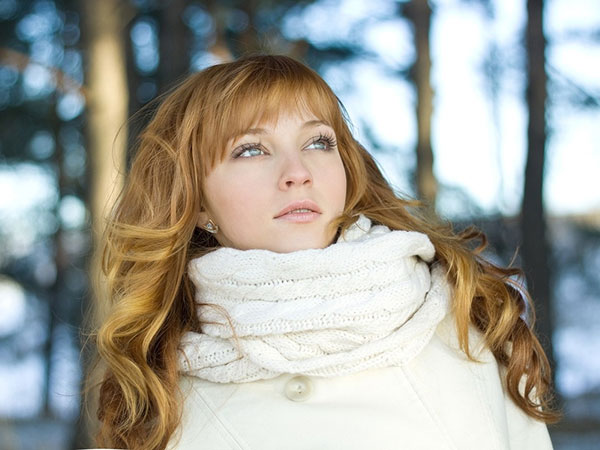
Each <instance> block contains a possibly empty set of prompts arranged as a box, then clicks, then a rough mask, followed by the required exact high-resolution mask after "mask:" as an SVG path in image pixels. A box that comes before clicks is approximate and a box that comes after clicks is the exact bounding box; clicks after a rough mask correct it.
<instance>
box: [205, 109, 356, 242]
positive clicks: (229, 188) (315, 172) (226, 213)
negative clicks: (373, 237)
mask: <svg viewBox="0 0 600 450" xmlns="http://www.w3.org/2000/svg"><path fill="white" fill-rule="evenodd" d="M204 193H205V196H206V199H207V205H206V212H204V213H202V214H201V217H200V220H199V223H198V224H199V225H200V226H202V225H203V224H204V223H206V221H207V220H208V218H211V219H212V220H213V222H215V223H216V224H217V225H218V226H219V232H218V233H217V235H216V237H217V240H218V241H219V242H220V243H221V245H224V246H226V247H234V248H238V249H242V250H247V249H266V250H271V251H274V252H279V253H286V252H291V251H295V250H304V249H309V248H324V247H326V246H328V245H329V244H331V242H332V240H333V238H334V235H335V230H330V229H329V227H328V225H329V223H330V222H331V221H332V220H333V219H335V218H336V217H338V216H339V215H340V214H341V213H342V212H343V210H344V203H345V199H346V173H345V171H344V166H343V164H342V160H341V158H340V154H339V152H338V149H337V146H336V136H335V133H334V131H333V129H332V128H331V127H329V126H328V125H326V124H325V123H323V122H321V121H319V120H318V119H317V118H316V117H314V116H313V115H311V114H307V115H300V114H281V115H280V117H279V120H278V122H277V123H271V124H269V123H264V124H260V125H259V126H258V127H257V128H253V129H249V130H247V131H246V133H245V134H244V135H242V136H238V137H236V138H234V139H233V141H231V142H230V143H229V144H228V147H227V149H226V156H225V159H224V160H223V161H222V162H220V163H217V165H216V166H215V168H214V169H213V170H212V172H210V173H209V175H208V177H207V178H206V180H205V185H204Z"/></svg>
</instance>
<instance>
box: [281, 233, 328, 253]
mask: <svg viewBox="0 0 600 450" xmlns="http://www.w3.org/2000/svg"><path fill="white" fill-rule="evenodd" d="M330 243H331V239H327V238H319V239H317V238H314V237H313V238H312V239H311V238H306V239H301V238H299V239H294V240H291V239H287V240H285V241H283V242H279V243H276V244H275V245H273V244H271V245H270V248H269V250H271V251H273V252H277V253H291V252H297V251H299V250H309V249H319V248H325V247H328V246H329V245H330Z"/></svg>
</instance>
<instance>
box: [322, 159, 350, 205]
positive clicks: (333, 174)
mask: <svg viewBox="0 0 600 450" xmlns="http://www.w3.org/2000/svg"><path fill="white" fill-rule="evenodd" d="M325 177H326V178H325V179H326V180H327V183H328V186H329V195H330V196H331V199H332V201H334V202H335V206H336V207H337V208H338V209H339V212H340V213H341V212H342V211H343V209H344V206H345V205H346V183H347V181H346V171H345V170H344V166H343V164H342V161H341V159H340V160H339V164H337V165H334V166H332V167H331V168H330V170H328V171H327V173H326V174H325Z"/></svg>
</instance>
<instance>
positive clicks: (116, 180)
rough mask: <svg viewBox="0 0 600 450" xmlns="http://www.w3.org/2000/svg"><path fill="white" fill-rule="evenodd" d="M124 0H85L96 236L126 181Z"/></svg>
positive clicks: (92, 194)
mask: <svg viewBox="0 0 600 450" xmlns="http://www.w3.org/2000/svg"><path fill="white" fill-rule="evenodd" d="M123 7H124V5H123V1H122V0H103V1H101V2H98V1H93V0H85V1H84V2H83V12H84V20H85V21H86V29H87V32H88V36H87V54H88V59H89V61H88V70H87V92H88V104H87V134H88V150H89V155H90V168H91V171H90V174H91V186H92V188H91V198H90V204H91V215H92V225H93V231H94V234H95V236H98V235H99V233H100V232H101V230H102V228H103V223H104V219H105V216H106V214H107V212H108V210H109V208H110V207H111V206H112V203H113V201H114V199H115V198H116V195H117V194H118V193H119V191H120V188H121V186H122V178H123V170H124V168H125V154H126V142H127V128H126V121H127V102H128V91H127V72H126V67H125V48H124V41H125V39H126V37H125V36H123V30H124V28H125V24H124V23H123V11H122V8H123Z"/></svg>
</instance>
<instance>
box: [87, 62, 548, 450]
mask: <svg viewBox="0 0 600 450" xmlns="http://www.w3.org/2000/svg"><path fill="white" fill-rule="evenodd" d="M289 110H302V111H310V112H311V113H312V114H314V116H316V117H317V118H318V119H320V120H323V121H324V122H326V123H327V124H328V125H330V126H331V127H332V128H333V129H334V131H335V133H336V137H337V142H338V148H339V152H340V155H341V159H342V161H343V164H344V168H345V170H346V178H347V198H346V207H345V211H344V213H343V215H342V216H341V217H339V218H338V219H337V220H336V221H335V222H334V223H333V224H332V226H334V227H337V228H339V229H342V230H343V229H345V228H347V227H348V226H350V225H351V224H352V223H353V221H354V220H355V217H356V215H358V214H365V215H366V216H368V217H369V218H371V219H372V220H374V221H375V222H378V223H381V224H384V225H386V226H388V227H390V228H391V229H394V230H413V231H418V232H421V233H425V234H427V235H428V236H429V238H430V239H431V241H432V242H433V244H434V245H435V248H436V251H437V253H436V259H437V260H438V261H440V262H442V263H443V264H444V265H445V267H446V268H447V276H448V279H449V281H450V283H451V284H452V285H453V287H454V296H453V312H454V315H455V317H456V328H457V331H458V337H459V342H460V345H461V348H462V350H463V351H464V352H465V353H466V354H467V355H468V356H469V357H471V358H472V355H471V349H470V348H469V341H468V335H469V329H470V328H473V327H474V328H476V329H477V330H479V331H480V332H481V333H482V335H483V337H484V340H485V342H486V343H487V345H488V347H489V348H490V349H491V351H492V352H493V354H494V356H495V358H496V360H497V361H498V363H499V365H500V366H501V367H503V369H504V370H503V372H504V374H505V383H506V390H507V392H508V393H509V394H510V397H511V398H512V399H513V401H514V402H515V403H516V404H517V405H518V406H519V407H520V408H521V409H522V410H523V411H524V412H525V413H527V414H528V415H530V416H531V417H534V418H536V419H539V420H543V421H546V422H549V421H552V420H553V419H555V418H556V414H555V413H554V412H553V411H552V409H551V408H549V405H548V401H549V395H550V384H551V377H550V368H549V365H548V361H547V359H546V357H545V355H544V352H543V350H542V348H541V346H540V343H539V342H538V340H537V338H536V337H535V335H534V334H533V332H532V328H531V326H532V324H533V317H526V314H532V312H533V308H532V307H528V306H527V304H528V302H529V297H528V296H527V294H525V293H524V292H525V291H524V290H523V289H522V286H520V285H519V284H517V283H516V282H515V281H513V279H514V276H515V275H518V276H520V275H521V273H520V271H518V270H517V269H514V268H501V267H498V266H496V265H494V264H492V263H490V262H489V261H486V260H485V259H483V258H482V257H481V256H480V252H481V250H482V249H483V247H485V238H484V237H483V235H482V234H481V233H479V232H478V231H476V230H474V229H468V230H467V231H464V232H462V233H458V234H457V233H454V232H453V231H452V229H451V228H450V226H449V225H447V224H442V223H440V222H438V221H437V220H436V219H432V218H428V217H426V214H425V213H424V208H423V207H422V205H421V204H420V203H419V202H416V201H414V200H406V199H402V198H398V197H397V196H396V195H395V194H394V191H393V190H392V188H391V187H390V185H389V184H388V183H387V181H386V180H385V179H384V177H383V176H382V174H381V172H380V170H379V169H378V167H377V165H376V163H375V161H374V160H373V158H372V157H371V156H370V155H369V153H368V152H367V151H366V150H365V149H364V148H363V147H362V146H361V145H360V144H359V143H358V142H357V141H356V140H355V139H354V138H353V136H352V133H351V132H350V129H349V127H348V124H347V118H346V114H345V111H344V108H343V106H342V104H341V103H340V101H339V100H338V98H337V97H336V96H335V94H334V93H333V92H332V91H331V89H330V88H329V86H328V85H327V84H326V83H325V81H323V79H322V78H321V77H320V76H319V75H318V74H317V73H316V72H314V71H313V70H311V69H309V68H308V67H306V66H305V65H303V64H302V63H300V62H298V61H295V60H294V59H292V58H289V57H286V56H254V57H248V58H245V59H241V60H238V61H235V62H231V63H225V64H219V65H215V66H212V67H209V68H207V69H205V70H203V71H201V72H198V73H196V74H193V75H191V76H190V77H188V78H187V79H186V80H185V81H184V82H182V83H181V84H180V85H179V86H177V87H176V88H174V89H173V90H172V91H171V92H170V93H168V95H166V96H165V97H164V99H163V100H162V103H161V104H160V106H159V107H158V109H157V111H156V113H155V114H154V116H153V118H152V120H151V121H150V123H149V124H148V125H147V127H146V128H145V129H144V131H143V132H142V133H141V135H140V137H139V139H138V143H137V148H136V152H135V157H134V159H133V162H132V165H131V170H130V172H129V174H128V177H127V180H126V183H125V186H124V188H123V191H122V192H121V194H120V197H119V199H118V201H117V203H116V205H115V207H114V210H113V213H112V214H111V216H110V218H109V221H108V224H107V227H106V230H105V233H104V237H103V241H102V245H101V246H100V252H101V261H102V262H101V275H102V276H103V277H104V282H105V286H106V297H107V298H106V299H105V301H106V302H107V303H108V304H109V308H108V313H107V314H106V317H105V318H103V319H102V325H101V327H100V328H99V330H98V331H97V333H96V334H95V336H94V337H95V344H96V348H97V351H98V354H99V357H100V360H101V361H102V363H103V365H104V366H105V368H106V370H105V375H104V378H103V380H102V382H101V386H100V394H99V408H98V417H99V419H100V423H101V426H100V430H99V433H98V444H100V445H108V446H112V447H127V448H129V449H132V450H135V449H142V448H143V449H146V450H148V449H164V448H165V447H166V445H167V443H168V441H169V439H170V437H171V436H172V435H173V433H174V431H175V430H176V428H177V427H178V425H179V422H180V418H181V412H182V411H181V409H182V401H183V399H182V398H181V395H180V392H179V389H178V378H179V374H178V344H179V341H180V338H181V336H182V335H183V333H185V332H186V331H188V330H196V331H200V330H201V324H200V323H199V322H198V319H197V316H196V313H195V310H196V307H197V306H196V304H195V303H194V296H193V288H192V286H191V283H190V281H189V279H188V277H187V276H186V268H187V265H188V262H189V261H190V259H192V258H196V257H198V256H200V255H202V254H205V253H206V252H209V251H211V250H212V249H214V248H215V247H217V246H218V243H217V242H216V240H215V239H214V238H213V237H212V236H211V235H210V234H209V233H207V232H205V231H204V230H202V229H200V228H198V227H197V221H198V216H199V214H200V212H201V211H202V207H203V204H204V202H205V199H204V197H203V189H202V186H203V181H204V178H205V177H206V175H207V174H208V173H209V172H210V170H211V168H212V167H214V165H215V164H217V163H218V162H219V161H220V160H221V159H222V158H223V155H224V149H225V148H226V145H227V143H228V141H229V140H230V139H231V137H232V136H235V135H237V134H239V133H240V132H241V131H243V130H245V129H247V128H248V127H249V126H253V125H254V124H258V123H261V122H264V121H271V120H276V119H277V117H278V114H279V113H280V112H282V111H289Z"/></svg>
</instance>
